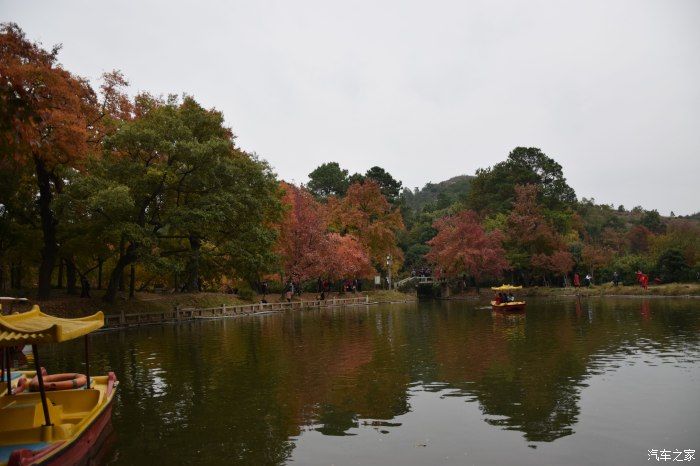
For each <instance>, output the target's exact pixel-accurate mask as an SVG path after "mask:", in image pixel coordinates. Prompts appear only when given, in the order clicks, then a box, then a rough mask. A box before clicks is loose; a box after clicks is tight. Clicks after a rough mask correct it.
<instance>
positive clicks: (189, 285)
mask: <svg viewBox="0 0 700 466" xmlns="http://www.w3.org/2000/svg"><path fill="white" fill-rule="evenodd" d="M190 248H191V249H192V254H191V256H190V259H189V260H188V261H187V278H186V280H187V281H186V282H185V291H189V292H190V293H196V292H198V291H199V251H200V249H201V248H202V239H201V238H200V237H199V236H198V235H194V234H193V235H190Z"/></svg>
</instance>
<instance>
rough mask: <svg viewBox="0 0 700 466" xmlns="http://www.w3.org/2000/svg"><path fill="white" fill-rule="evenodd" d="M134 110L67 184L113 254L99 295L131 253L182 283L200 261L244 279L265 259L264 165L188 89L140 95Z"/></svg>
mask: <svg viewBox="0 0 700 466" xmlns="http://www.w3.org/2000/svg"><path fill="white" fill-rule="evenodd" d="M134 113H135V115H137V116H136V117H135V118H134V119H132V120H130V121H124V122H122V123H121V124H120V125H119V130H118V131H116V132H115V133H114V134H112V135H110V136H109V137H107V138H106V139H105V141H104V152H103V154H102V157H101V158H95V159H94V160H92V161H91V165H90V167H89V168H90V170H89V171H88V174H87V175H86V176H83V177H80V178H79V179H78V180H76V182H75V184H74V187H73V188H72V189H71V191H70V193H71V203H72V207H71V208H72V210H73V212H75V218H77V219H79V220H80V221H81V222H82V223H81V228H83V229H84V230H85V231H90V232H91V233H90V234H91V235H93V236H96V237H99V238H101V239H102V240H103V242H104V243H105V244H107V245H108V246H109V249H110V252H111V254H110V255H114V256H115V258H114V261H113V267H112V270H111V272H110V277H109V282H108V287H107V292H106V294H105V299H106V300H107V301H112V300H114V299H115V296H116V293H117V291H118V289H119V288H120V284H121V283H122V282H123V276H124V270H125V268H127V267H133V266H135V265H136V264H137V263H139V264H140V265H141V266H142V267H143V268H144V269H145V270H146V271H148V272H149V273H150V274H151V275H152V276H162V275H164V274H173V275H174V276H175V279H174V282H175V283H174V284H175V287H177V288H180V287H181V288H183V289H184V290H189V291H198V290H199V288H200V286H201V283H202V278H203V275H204V274H203V273H202V271H203V270H205V271H206V272H207V274H209V276H211V277H212V278H215V274H216V275H217V276H218V275H221V274H225V275H227V276H237V277H241V276H242V277H243V278H247V279H249V280H251V281H252V280H253V279H254V277H255V276H256V275H257V273H259V272H260V271H261V269H266V268H269V266H270V264H271V263H272V260H273V255H272V245H273V243H274V241H275V233H274V230H273V229H272V227H271V224H272V222H274V221H276V218H277V216H276V212H278V211H279V209H280V207H279V201H278V191H277V182H276V180H275V179H274V175H273V174H272V172H271V171H270V169H269V167H267V165H266V164H264V163H262V162H260V161H258V160H257V159H255V158H254V157H251V156H249V155H248V154H246V153H244V152H242V151H240V150H238V149H237V148H236V147H235V145H234V142H233V141H234V136H233V134H232V132H231V130H230V129H229V128H227V127H225V126H223V116H222V115H221V113H220V112H217V111H215V110H205V109H204V108H202V107H201V106H200V105H199V104H198V103H197V102H196V101H195V100H194V99H192V98H191V97H185V98H184V99H183V100H182V102H180V101H179V100H178V99H177V98H176V97H170V98H169V99H168V100H167V101H162V100H159V99H153V98H151V97H149V96H144V95H140V96H138V97H137V98H136V102H135V109H134ZM180 276H184V285H181V280H180V278H179V277H180ZM132 277H133V275H132ZM133 288H134V279H132V280H131V283H130V289H131V291H132V292H133ZM130 294H132V293H130Z"/></svg>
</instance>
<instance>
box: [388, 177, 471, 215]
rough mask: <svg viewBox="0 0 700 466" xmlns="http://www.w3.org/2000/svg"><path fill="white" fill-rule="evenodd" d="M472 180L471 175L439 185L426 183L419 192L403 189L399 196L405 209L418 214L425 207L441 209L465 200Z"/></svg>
mask: <svg viewBox="0 0 700 466" xmlns="http://www.w3.org/2000/svg"><path fill="white" fill-rule="evenodd" d="M473 179H474V177H473V176H471V175H459V176H455V177H453V178H450V179H449V180H445V181H441V182H439V183H427V184H426V185H425V186H424V187H423V189H420V190H419V189H417V188H416V189H415V190H413V191H411V190H410V189H404V191H403V192H402V194H401V196H402V198H403V200H404V202H405V205H406V207H408V208H410V209H411V210H413V211H415V212H420V211H421V210H423V208H424V207H425V206H427V205H431V206H432V208H433V209H441V208H445V207H447V206H449V205H451V204H453V203H455V202H457V201H460V200H463V199H465V198H466V196H467V193H469V187H470V186H471V182H472V180H473ZM431 210H432V209H431Z"/></svg>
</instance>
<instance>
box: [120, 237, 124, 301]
mask: <svg viewBox="0 0 700 466" xmlns="http://www.w3.org/2000/svg"><path fill="white" fill-rule="evenodd" d="M124 247H125V245H124V239H123V238H122V240H121V242H120V243H119V257H124V255H125V250H124ZM125 267H126V266H125ZM119 291H124V274H123V273H122V274H120V275H119Z"/></svg>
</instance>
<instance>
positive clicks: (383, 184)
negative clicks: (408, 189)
mask: <svg viewBox="0 0 700 466" xmlns="http://www.w3.org/2000/svg"><path fill="white" fill-rule="evenodd" d="M365 179H370V180H374V181H376V182H377V184H378V185H379V188H380V190H381V192H382V194H383V195H384V197H386V199H387V200H388V201H389V202H391V203H392V204H394V203H396V201H397V200H398V199H399V195H400V194H401V185H402V183H401V182H400V181H397V180H395V179H394V177H393V176H391V174H389V172H387V171H386V170H384V169H383V168H381V167H377V166H374V167H372V168H370V169H369V170H367V173H365Z"/></svg>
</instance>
